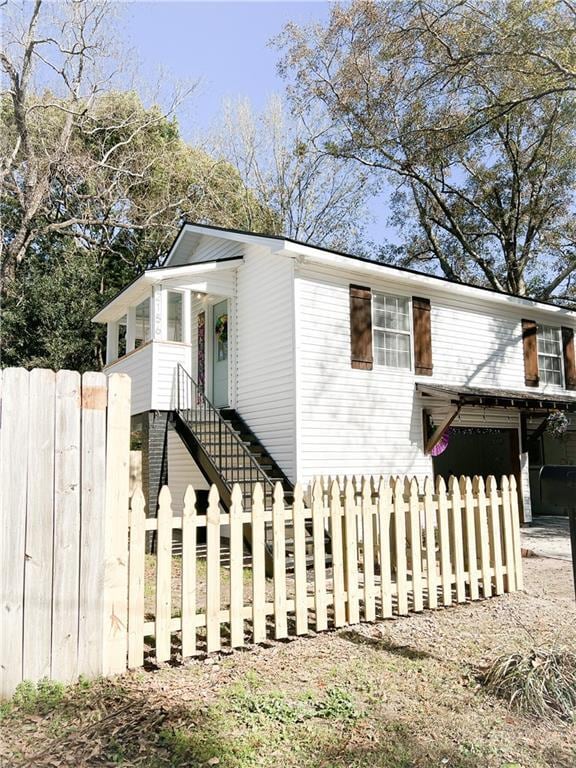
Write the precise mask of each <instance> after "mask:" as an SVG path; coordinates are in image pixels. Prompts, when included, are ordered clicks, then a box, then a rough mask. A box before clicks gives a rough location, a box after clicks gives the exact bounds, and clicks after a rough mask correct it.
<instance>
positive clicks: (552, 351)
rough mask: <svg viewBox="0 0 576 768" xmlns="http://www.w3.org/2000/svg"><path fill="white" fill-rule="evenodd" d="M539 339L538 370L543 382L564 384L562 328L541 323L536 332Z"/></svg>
mask: <svg viewBox="0 0 576 768" xmlns="http://www.w3.org/2000/svg"><path fill="white" fill-rule="evenodd" d="M536 338H537V340H538V371H539V375H540V382H541V383H542V384H557V385H558V386H560V387H561V386H562V383H563V378H562V336H561V331H560V328H553V327H552V326H550V325H539V326H538V332H537V334H536Z"/></svg>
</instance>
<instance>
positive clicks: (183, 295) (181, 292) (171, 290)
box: [164, 288, 187, 344]
mask: <svg viewBox="0 0 576 768" xmlns="http://www.w3.org/2000/svg"><path fill="white" fill-rule="evenodd" d="M171 293H177V294H179V295H180V296H181V298H182V305H181V306H182V316H181V318H180V321H181V324H182V325H181V329H182V333H181V335H182V338H181V339H180V340H179V341H176V340H174V339H169V338H168V329H169V327H170V314H169V306H170V301H169V298H170V294H171ZM164 306H165V307H166V325H165V326H164V327H165V329H166V341H169V342H170V343H171V344H184V343H186V336H187V334H186V291H184V290H178V289H177V288H166V303H165V304H164Z"/></svg>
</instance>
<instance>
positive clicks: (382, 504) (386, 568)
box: [377, 477, 392, 619]
mask: <svg viewBox="0 0 576 768" xmlns="http://www.w3.org/2000/svg"><path fill="white" fill-rule="evenodd" d="M391 510H392V489H391V488H390V483H389V482H388V480H386V479H385V478H384V477H382V478H380V484H379V486H378V504H377V514H378V530H379V531H380V541H379V547H378V548H379V553H378V559H379V561H380V598H381V601H382V616H383V618H385V619H386V618H389V617H390V616H392V572H391V557H390V553H391V549H392V542H391V539H390V518H391Z"/></svg>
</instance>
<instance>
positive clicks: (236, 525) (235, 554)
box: [230, 485, 244, 648]
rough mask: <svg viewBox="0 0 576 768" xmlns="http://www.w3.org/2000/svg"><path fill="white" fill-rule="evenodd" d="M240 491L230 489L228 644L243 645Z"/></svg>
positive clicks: (238, 487) (233, 645)
mask: <svg viewBox="0 0 576 768" xmlns="http://www.w3.org/2000/svg"><path fill="white" fill-rule="evenodd" d="M242 511H243V510H242V491H241V490H240V486H239V485H235V486H234V488H233V489H232V506H231V509H230V645H231V646H232V648H239V647H240V646H242V645H244V618H243V612H244V536H243V530H242Z"/></svg>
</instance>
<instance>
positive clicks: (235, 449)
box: [173, 365, 329, 576]
mask: <svg viewBox="0 0 576 768" xmlns="http://www.w3.org/2000/svg"><path fill="white" fill-rule="evenodd" d="M173 421H174V427H175V429H176V432H177V433H178V434H179V436H180V438H181V439H182V442H183V443H184V445H185V446H186V447H187V449H188V451H189V452H190V454H191V456H192V457H193V458H194V460H195V462H196V464H197V465H198V467H199V468H200V471H201V472H202V474H203V475H204V477H205V478H206V480H207V482H209V483H210V484H214V485H216V487H217V489H218V492H219V494H220V500H221V503H222V504H223V506H224V507H225V508H226V509H227V510H229V509H230V503H231V494H232V487H233V486H234V485H235V484H238V485H239V486H240V488H241V489H242V496H243V506H244V509H245V510H247V511H250V510H251V508H252V491H253V488H254V485H255V484H256V483H260V484H261V485H262V490H263V492H264V504H265V506H266V508H267V509H271V507H272V503H273V498H274V489H275V486H276V483H280V485H281V486H282V488H283V490H284V499H285V503H286V504H287V505H289V504H291V502H292V493H293V486H292V484H291V482H290V480H289V479H288V478H287V477H286V475H285V474H284V472H283V471H282V469H281V468H280V467H279V466H278V464H277V463H276V462H275V461H274V459H273V458H272V456H271V455H270V453H269V452H268V451H267V450H266V448H265V447H264V446H263V445H262V443H261V442H260V441H259V440H258V438H257V436H256V435H255V434H254V433H253V432H252V430H251V429H250V428H249V427H248V425H247V424H246V423H245V422H244V421H243V419H242V418H241V417H240V415H239V414H238V413H237V412H236V411H235V410H234V409H232V408H222V409H218V408H216V407H215V406H214V405H213V404H212V403H211V402H210V401H209V400H208V398H207V397H206V395H205V394H204V392H202V390H201V389H200V387H199V386H198V384H197V383H196V382H195V381H194V380H193V379H192V377H191V376H190V374H189V373H188V372H187V371H186V370H185V369H184V368H183V367H182V366H181V365H179V366H178V370H177V404H176V410H175V411H174V414H173ZM250 533H251V528H250V526H249V525H245V526H244V539H245V543H246V546H247V547H248V548H250V550H251V536H250ZM306 545H307V550H308V549H309V550H310V562H312V536H311V531H307V537H306ZM328 545H329V542H327V546H328ZM293 553H294V542H293V540H292V539H290V538H289V537H288V538H287V540H286V559H287V567H291V566H292V564H293V560H294V554H293ZM266 573H267V575H269V576H271V575H272V573H273V557H272V525H271V524H267V525H266Z"/></svg>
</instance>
